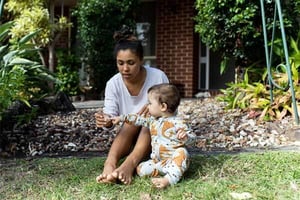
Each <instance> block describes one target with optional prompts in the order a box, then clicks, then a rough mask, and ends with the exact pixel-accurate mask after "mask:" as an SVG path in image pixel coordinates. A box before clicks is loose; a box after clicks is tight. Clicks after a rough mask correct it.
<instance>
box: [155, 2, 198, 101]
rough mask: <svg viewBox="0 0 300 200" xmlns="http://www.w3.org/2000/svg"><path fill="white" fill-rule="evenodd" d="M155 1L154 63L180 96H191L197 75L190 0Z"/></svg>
mask: <svg viewBox="0 0 300 200" xmlns="http://www.w3.org/2000/svg"><path fill="white" fill-rule="evenodd" d="M157 5H158V9H157V33H156V36H157V43H156V44H157V50H156V51H157V52H156V55H157V66H158V67H159V68H160V69H162V70H163V71H164V72H165V73H166V74H167V76H168V77H169V79H170V81H171V82H172V83H174V84H176V85H178V87H179V89H180V92H181V94H182V96H183V97H193V96H194V94H195V93H196V92H197V79H198V76H197V74H198V67H197V63H198V61H197V57H198V56H197V55H198V54H197V51H198V47H197V44H198V39H196V38H198V37H196V35H195V33H194V21H193V17H194V15H195V10H194V0H184V1H180V0H158V3H157Z"/></svg>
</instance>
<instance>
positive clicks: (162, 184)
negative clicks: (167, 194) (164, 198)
mask: <svg viewBox="0 0 300 200" xmlns="http://www.w3.org/2000/svg"><path fill="white" fill-rule="evenodd" d="M151 181H152V184H153V185H154V187H156V188H158V189H163V188H166V187H167V186H168V185H170V182H169V180H168V179H167V178H165V177H163V178H152V179H151Z"/></svg>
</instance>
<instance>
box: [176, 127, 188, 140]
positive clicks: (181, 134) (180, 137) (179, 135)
mask: <svg viewBox="0 0 300 200" xmlns="http://www.w3.org/2000/svg"><path fill="white" fill-rule="evenodd" d="M176 136H177V139H178V140H186V139H187V134H186V132H185V131H184V130H183V129H179V130H178V131H177V135H176Z"/></svg>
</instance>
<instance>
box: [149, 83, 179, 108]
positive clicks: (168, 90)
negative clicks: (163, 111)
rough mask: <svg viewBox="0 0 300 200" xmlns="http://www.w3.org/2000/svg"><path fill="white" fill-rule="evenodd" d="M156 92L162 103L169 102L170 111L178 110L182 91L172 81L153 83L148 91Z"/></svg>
mask: <svg viewBox="0 0 300 200" xmlns="http://www.w3.org/2000/svg"><path fill="white" fill-rule="evenodd" d="M150 92H151V93H154V94H155V96H156V99H157V100H158V102H159V103H160V104H162V103H165V104H167V107H168V108H167V109H168V112H170V113H174V112H176V110H177V108H178V106H179V104H180V93H179V91H178V89H177V87H176V86H175V85H173V84H170V83H161V84H157V85H153V86H152V87H150V88H149V89H148V93H150Z"/></svg>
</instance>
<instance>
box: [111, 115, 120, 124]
mask: <svg viewBox="0 0 300 200" xmlns="http://www.w3.org/2000/svg"><path fill="white" fill-rule="evenodd" d="M111 120H112V123H113V124H114V125H116V124H118V123H120V121H121V117H120V116H117V117H112V118H111Z"/></svg>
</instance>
